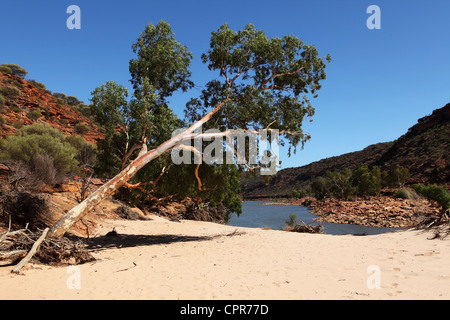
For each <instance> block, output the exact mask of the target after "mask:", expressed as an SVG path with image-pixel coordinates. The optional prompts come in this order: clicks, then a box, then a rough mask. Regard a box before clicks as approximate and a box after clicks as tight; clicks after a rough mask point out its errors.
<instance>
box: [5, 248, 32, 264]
mask: <svg viewBox="0 0 450 320" xmlns="http://www.w3.org/2000/svg"><path fill="white" fill-rule="evenodd" d="M26 254H27V251H26V250H14V251H10V252H0V261H5V260H9V261H10V263H14V261H17V260H18V259H22V258H23V257H25V255H26Z"/></svg>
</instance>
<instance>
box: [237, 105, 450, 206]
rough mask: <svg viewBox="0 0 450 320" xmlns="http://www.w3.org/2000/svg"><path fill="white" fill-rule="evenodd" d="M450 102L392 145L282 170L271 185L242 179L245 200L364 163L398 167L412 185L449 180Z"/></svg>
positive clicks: (303, 184)
mask: <svg viewBox="0 0 450 320" xmlns="http://www.w3.org/2000/svg"><path fill="white" fill-rule="evenodd" d="M449 157H450V103H449V104H447V105H446V106H444V107H442V108H440V109H436V110H434V111H433V113H432V114H431V115H429V116H426V117H423V118H421V119H419V120H418V122H417V124H415V125H414V126H412V127H411V128H409V130H408V132H407V133H405V134H404V135H402V136H401V137H400V138H398V139H397V140H395V141H393V142H385V143H378V144H373V145H370V146H368V147H366V148H364V149H363V150H361V151H355V152H350V153H346V154H343V155H340V156H336V157H331V158H326V159H323V160H320V161H316V162H312V163H310V164H308V165H305V166H301V167H297V168H287V169H284V170H280V171H279V172H278V173H277V174H276V176H275V177H273V178H272V179H271V180H270V182H269V184H267V185H266V184H265V183H264V182H263V181H262V180H261V179H260V178H259V177H250V178H246V177H243V178H242V180H241V188H242V195H243V197H244V199H257V198H267V197H283V196H288V195H290V194H291V193H292V191H293V190H300V189H303V188H306V187H308V186H309V184H310V182H311V181H312V180H313V179H314V178H315V177H318V176H321V175H324V174H325V172H326V171H327V170H331V171H333V170H343V169H345V168H349V169H355V168H357V167H359V166H360V165H362V164H364V165H367V166H369V167H370V166H374V165H377V166H379V167H380V168H381V169H389V168H392V167H394V166H395V165H396V164H399V165H401V166H403V167H406V168H408V169H409V171H410V173H411V178H410V182H411V183H413V182H425V183H447V182H449V181H450V162H449Z"/></svg>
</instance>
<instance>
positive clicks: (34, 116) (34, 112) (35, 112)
mask: <svg viewBox="0 0 450 320" xmlns="http://www.w3.org/2000/svg"><path fill="white" fill-rule="evenodd" d="M27 117H28V119H30V120H37V119H39V118H40V117H41V111H39V110H37V109H34V110H30V112H28V114H27Z"/></svg>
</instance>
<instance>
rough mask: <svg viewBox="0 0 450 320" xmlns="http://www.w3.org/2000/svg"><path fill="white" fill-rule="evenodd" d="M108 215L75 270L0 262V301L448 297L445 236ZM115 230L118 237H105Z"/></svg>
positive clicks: (449, 254) (449, 248) (449, 243)
mask: <svg viewBox="0 0 450 320" xmlns="http://www.w3.org/2000/svg"><path fill="white" fill-rule="evenodd" d="M149 217H150V218H151V219H152V220H149V221H125V220H105V221H102V222H101V223H99V224H98V226H97V228H96V229H95V230H92V234H91V237H92V238H93V240H92V245H91V253H92V255H93V256H94V257H95V258H96V259H97V260H96V261H94V262H90V263H86V264H83V265H79V266H77V268H71V269H69V268H67V267H49V266H44V265H38V264H33V263H30V264H28V265H26V266H25V268H24V269H23V275H12V274H11V273H10V271H11V268H12V267H0V283H1V288H2V289H1V290H0V299H2V300H3V299H89V300H91V299H225V300H230V299H238V300H240V299H244V300H245V299H449V298H450V289H449V288H450V271H449V269H448V265H449V264H450V237H449V238H447V239H445V240H428V238H430V237H431V234H430V233H425V232H419V231H404V232H395V233H386V234H381V235H376V236H365V237H356V236H350V235H347V236H331V235H321V234H300V233H292V232H283V231H275V230H262V229H254V228H237V227H231V226H226V225H220V224H215V223H210V222H198V221H186V220H181V222H172V221H168V220H166V219H163V218H160V217H157V216H149ZM113 228H115V231H116V232H117V233H118V235H117V236H113V237H106V236H105V235H106V233H107V232H109V231H111V230H112V229H113Z"/></svg>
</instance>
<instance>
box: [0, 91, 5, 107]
mask: <svg viewBox="0 0 450 320" xmlns="http://www.w3.org/2000/svg"><path fill="white" fill-rule="evenodd" d="M4 105H5V97H4V96H3V95H2V94H0V107H3V106H4Z"/></svg>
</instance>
